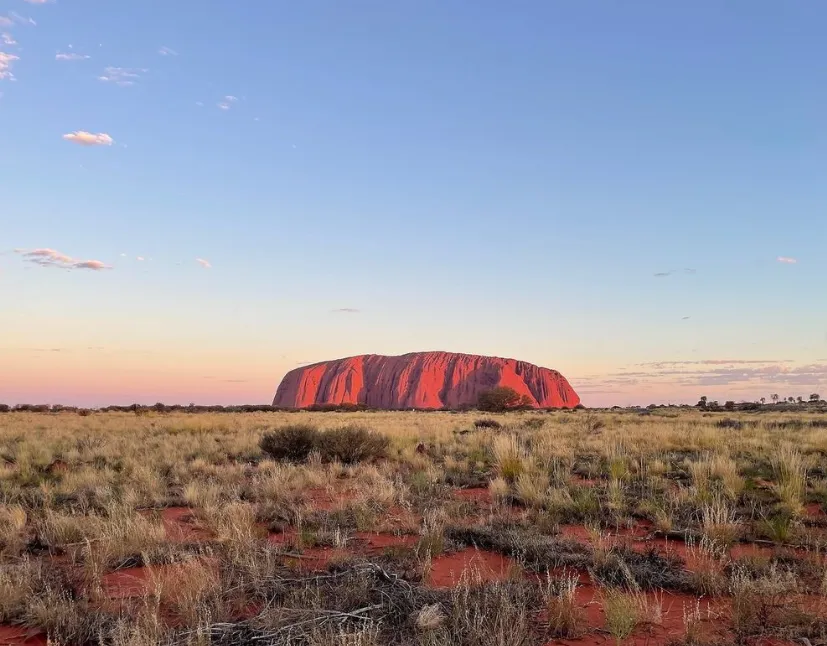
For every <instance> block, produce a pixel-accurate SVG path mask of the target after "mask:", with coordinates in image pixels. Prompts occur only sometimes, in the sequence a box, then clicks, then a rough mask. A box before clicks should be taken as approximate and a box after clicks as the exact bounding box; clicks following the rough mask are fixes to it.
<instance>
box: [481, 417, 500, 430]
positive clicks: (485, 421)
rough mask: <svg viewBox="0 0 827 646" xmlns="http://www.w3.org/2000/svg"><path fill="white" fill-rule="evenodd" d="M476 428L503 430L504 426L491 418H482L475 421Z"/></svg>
mask: <svg viewBox="0 0 827 646" xmlns="http://www.w3.org/2000/svg"><path fill="white" fill-rule="evenodd" d="M474 426H475V427H476V428H502V426H503V425H502V424H500V423H499V422H498V421H497V420H495V419H491V418H490V417H481V418H480V419H475V420H474Z"/></svg>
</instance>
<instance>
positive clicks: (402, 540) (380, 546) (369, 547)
mask: <svg viewBox="0 0 827 646" xmlns="http://www.w3.org/2000/svg"><path fill="white" fill-rule="evenodd" d="M354 537H355V538H356V540H357V541H358V542H359V543H361V544H362V548H363V550H364V551H365V552H368V553H371V552H382V551H383V550H385V549H388V548H392V547H410V548H413V547H415V546H416V544H417V542H418V541H419V536H416V535H413V534H406V535H403V536H397V535H396V534H382V533H376V532H356V534H355V535H354ZM357 547H358V546H357Z"/></svg>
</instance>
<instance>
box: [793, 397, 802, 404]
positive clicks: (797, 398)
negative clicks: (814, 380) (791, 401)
mask: <svg viewBox="0 0 827 646" xmlns="http://www.w3.org/2000/svg"><path fill="white" fill-rule="evenodd" d="M795 400H796V401H797V402H798V403H799V404H803V403H804V398H803V397H802V396H801V395H799V396H798V397H796V398H795Z"/></svg>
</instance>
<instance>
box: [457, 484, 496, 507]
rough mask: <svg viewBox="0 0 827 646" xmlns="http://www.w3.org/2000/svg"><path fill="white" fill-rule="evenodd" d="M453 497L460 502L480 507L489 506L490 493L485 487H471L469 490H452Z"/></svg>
mask: <svg viewBox="0 0 827 646" xmlns="http://www.w3.org/2000/svg"><path fill="white" fill-rule="evenodd" d="M453 493H454V497H455V498H459V499H460V500H468V501H471V502H476V503H480V504H482V505H491V504H492V503H493V501H492V500H491V492H490V491H489V490H488V488H487V487H472V488H469V489H454V491H453Z"/></svg>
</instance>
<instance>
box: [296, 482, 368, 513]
mask: <svg viewBox="0 0 827 646" xmlns="http://www.w3.org/2000/svg"><path fill="white" fill-rule="evenodd" d="M306 495H307V499H308V502H309V503H310V504H311V505H312V507H313V509H315V510H316V511H334V510H336V509H341V508H342V507H346V506H347V503H349V502H351V501H353V500H355V499H356V497H357V495H358V492H356V491H354V490H352V489H345V490H341V491H336V490H334V489H329V488H327V487H313V488H312V489H308V490H307V492H306Z"/></svg>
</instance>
